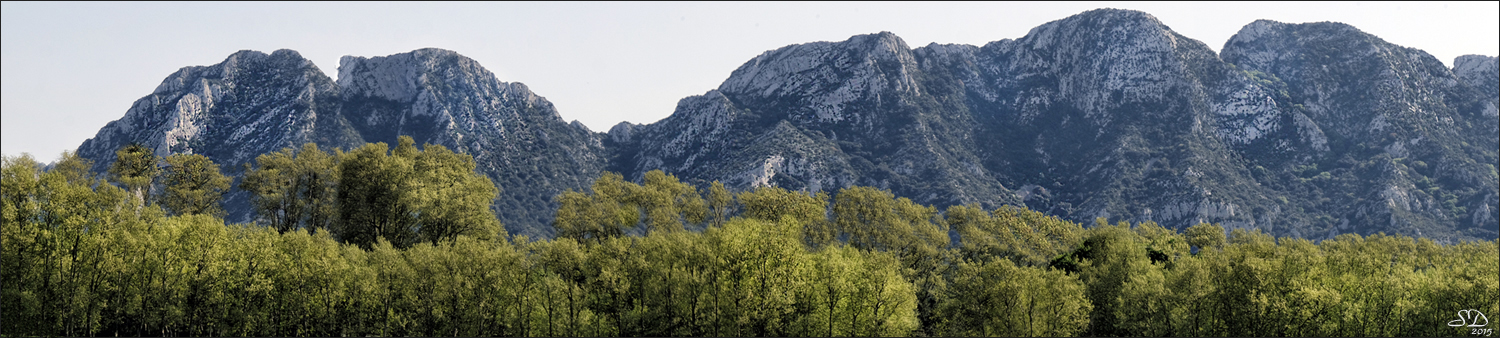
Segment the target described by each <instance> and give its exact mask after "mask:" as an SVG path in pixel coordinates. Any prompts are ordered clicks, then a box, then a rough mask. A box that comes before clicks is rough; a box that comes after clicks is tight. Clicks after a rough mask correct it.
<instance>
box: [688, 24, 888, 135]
mask: <svg viewBox="0 0 1500 338" xmlns="http://www.w3.org/2000/svg"><path fill="white" fill-rule="evenodd" d="M915 68H916V60H915V58H914V57H913V56H912V53H911V49H910V48H909V47H908V46H907V45H906V42H905V41H902V40H901V38H899V37H897V36H896V35H895V34H892V33H890V32H881V33H876V34H867V35H858V36H854V37H851V38H849V39H848V40H844V41H840V42H814V43H806V44H798V45H791V46H786V47H782V48H779V49H776V50H772V51H767V52H765V53H762V54H761V55H760V56H757V57H755V58H754V59H751V60H750V61H748V62H745V64H744V65H741V66H740V67H739V68H738V69H735V71H734V72H733V73H731V74H730V76H729V79H727V80H725V81H724V82H723V83H722V84H720V85H719V88H718V89H719V91H720V92H723V93H724V95H726V96H728V97H730V98H731V99H735V100H740V98H741V97H745V98H747V99H748V98H749V97H758V98H768V97H784V98H787V99H794V100H795V99H801V100H805V102H807V103H808V105H809V106H812V107H813V109H812V111H810V112H798V113H802V114H807V115H811V116H808V117H809V118H812V119H817V120H822V121H829V122H833V121H846V120H849V119H851V118H853V117H852V116H848V115H847V114H845V109H844V108H845V104H846V103H848V102H850V101H852V100H855V99H857V98H860V97H863V96H870V95H879V94H880V93H884V92H908V91H915V90H917V89H916V83H915V80H914V79H912V72H913V71H915ZM794 115H799V114H797V113H794Z"/></svg>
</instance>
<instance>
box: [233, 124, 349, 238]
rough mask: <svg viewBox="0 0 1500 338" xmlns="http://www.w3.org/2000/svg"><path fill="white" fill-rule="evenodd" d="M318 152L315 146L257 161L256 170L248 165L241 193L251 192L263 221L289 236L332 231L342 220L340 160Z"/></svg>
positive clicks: (285, 149) (259, 158) (285, 150)
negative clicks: (298, 232)
mask: <svg viewBox="0 0 1500 338" xmlns="http://www.w3.org/2000/svg"><path fill="white" fill-rule="evenodd" d="M339 154H340V153H335V154H332V155H330V154H328V153H326V152H323V151H322V150H319V149H318V146H317V145H316V144H313V143H307V144H304V145H302V149H301V150H300V151H298V152H295V153H294V152H293V151H292V149H291V148H283V149H282V150H281V151H279V152H274V153H269V154H262V155H260V156H259V157H256V158H255V162H256V165H257V166H255V167H252V166H250V164H249V163H246V164H245V176H244V179H242V180H240V185H239V187H240V189H244V190H246V191H249V192H251V193H252V194H253V195H252V197H251V203H252V204H254V205H255V208H256V211H257V214H258V215H259V217H260V219H261V220H263V221H265V222H267V223H269V225H270V226H271V227H272V228H275V229H277V230H278V231H281V232H287V231H290V230H292V229H296V228H301V227H312V228H324V229H331V228H332V227H333V225H334V221H335V220H337V219H338V208H337V188H338V178H339V173H338V156H339Z"/></svg>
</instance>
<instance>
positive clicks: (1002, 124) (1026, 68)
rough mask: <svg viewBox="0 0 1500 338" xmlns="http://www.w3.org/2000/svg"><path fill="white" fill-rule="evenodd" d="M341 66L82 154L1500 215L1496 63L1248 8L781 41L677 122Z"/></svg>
mask: <svg viewBox="0 0 1500 338" xmlns="http://www.w3.org/2000/svg"><path fill="white" fill-rule="evenodd" d="M340 63H341V64H340V66H339V80H338V81H337V83H335V82H333V81H331V80H329V79H328V78H327V77H326V76H323V75H322V73H321V72H319V71H317V69H316V67H314V66H312V64H311V62H308V61H306V60H305V59H302V58H301V57H300V56H296V53H295V52H291V51H286V50H283V51H277V52H276V53H273V54H271V55H265V54H261V53H258V52H249V51H245V52H240V53H236V54H235V55H232V56H231V57H230V58H229V59H226V60H225V62H224V63H221V64H219V65H214V66H208V67H187V68H184V69H183V70H182V71H179V72H178V73H176V74H174V75H172V76H171V77H168V79H167V80H166V81H164V82H163V84H162V86H161V87H159V88H158V89H157V91H156V92H155V93H153V94H152V95H149V96H147V97H145V98H142V99H141V100H140V101H137V103H136V104H135V106H134V107H132V108H131V110H130V111H128V112H127V114H126V116H125V117H124V118H122V119H121V120H119V121H115V122H111V123H110V124H109V125H108V126H106V127H105V128H104V129H101V131H100V133H99V135H98V136H96V137H95V138H94V139H91V140H89V141H86V142H85V143H84V145H83V146H81V147H80V150H79V153H80V154H82V155H84V156H85V157H88V158H91V159H94V160H95V161H96V162H97V163H100V165H101V166H104V165H107V163H108V162H109V161H112V160H113V149H115V148H117V147H118V146H119V145H122V144H124V143H126V142H130V141H138V142H143V143H145V144H148V145H149V146H151V147H153V148H155V149H157V150H158V153H159V154H166V153H171V152H195V153H202V154H205V155H208V156H210V157H211V158H214V160H215V161H217V162H219V163H221V164H225V167H226V168H234V167H237V166H238V165H239V164H240V163H244V162H245V161H249V160H250V158H252V157H253V156H254V155H255V154H259V153H264V152H269V151H274V150H276V149H280V148H281V147H287V146H295V145H298V144H300V143H302V142H307V141H313V142H318V143H319V144H320V145H325V146H329V147H344V148H346V149H347V148H348V147H350V146H353V145H357V144H360V143H362V142H387V143H392V142H394V140H395V137H396V135H412V136H413V137H414V138H416V140H417V141H418V142H429V143H434V144H442V145H444V146H447V147H450V148H453V149H455V150H456V151H460V152H464V153H468V154H471V155H474V156H475V159H476V161H477V162H478V164H479V168H480V170H481V171H483V172H484V173H486V174H487V175H489V176H490V177H491V178H492V180H494V181H495V182H496V184H497V185H499V186H500V188H501V189H502V192H501V197H500V199H499V201H497V202H498V203H497V204H496V212H497V214H499V215H500V217H501V220H502V222H504V223H505V224H506V226H507V230H509V231H510V232H511V233H514V234H527V235H531V236H550V234H551V231H550V227H548V226H547V224H548V222H550V219H551V216H552V215H551V211H552V210H553V209H554V208H555V206H554V205H553V201H552V196H554V195H556V194H557V193H558V192H560V191H563V190H565V189H580V188H584V187H586V186H588V185H589V183H590V182H591V181H592V179H594V178H596V177H598V174H599V173H600V171H602V170H609V171H615V172H621V173H623V174H625V175H626V177H627V178H633V179H639V178H640V177H641V176H642V175H643V174H644V173H645V172H646V171H650V170H655V169H662V170H665V171H667V172H669V173H672V174H675V175H677V176H679V177H680V178H682V179H684V180H687V181H689V182H694V183H696V184H703V185H706V184H707V183H708V182H711V181H716V180H717V181H721V182H724V183H726V184H727V185H729V186H730V187H731V188H732V189H748V188H751V187H756V186H779V187H785V188H789V189H793V190H804V191H829V192H833V191H837V190H838V189H839V188H842V187H847V186H851V185H866V186H875V187H880V188H885V189H890V190H891V191H892V192H894V193H895V194H896V195H898V196H905V197H910V198H912V199H913V200H915V201H917V202H921V203H926V204H934V205H937V206H939V207H945V206H947V205H954V204H967V203H976V204H980V205H982V206H984V207H987V208H994V207H998V206H1000V205H1005V204H1011V205H1025V206H1027V207H1029V208H1032V209H1036V210H1041V211H1045V212H1048V213H1050V214H1053V215H1058V216H1060V217H1064V218H1067V219H1072V220H1076V221H1083V222H1091V221H1092V220H1093V219H1095V218H1099V217H1102V218H1105V219H1108V220H1110V221H1118V220H1129V221H1147V220H1150V221H1155V222H1159V223H1161V224H1163V225H1166V226H1168V227H1171V228H1181V227H1185V226H1188V225H1191V224H1196V223H1198V222H1217V223H1221V224H1224V225H1226V226H1228V227H1230V228H1258V229H1263V230H1267V231H1270V232H1271V233H1273V234H1277V235H1289V236H1299V237H1305V238H1313V239H1319V238H1328V237H1331V236H1334V235H1336V234H1340V233H1350V232H1353V233H1362V234H1369V233H1374V232H1381V231H1383V232H1387V233H1400V234H1409V235H1415V236H1423V237H1428V238H1433V239H1435V240H1439V241H1457V240H1468V239H1492V238H1495V237H1496V236H1497V234H1500V231H1497V221H1496V220H1497V219H1500V216H1497V212H1500V208H1497V205H1496V203H1497V193H1496V191H1497V187H1496V183H1495V182H1496V180H1497V178H1496V175H1497V174H1496V171H1495V169H1494V168H1495V166H1496V165H1497V164H1500V163H1497V157H1496V153H1497V148H1500V141H1497V136H1496V135H1497V131H1500V129H1497V123H1500V118H1497V114H1496V108H1495V107H1496V106H1497V103H1500V94H1497V91H1500V86H1497V82H1500V80H1497V78H1500V75H1497V71H1496V69H1497V67H1496V66H1497V62H1496V58H1495V57H1492V56H1463V57H1460V58H1459V59H1458V60H1455V62H1454V68H1452V69H1448V68H1446V67H1443V66H1442V64H1441V63H1440V62H1437V60H1435V59H1433V58H1432V57H1431V56H1430V55H1427V54H1426V53H1424V52H1421V51H1420V50H1415V49H1410V48H1405V47H1400V46H1395V45H1392V44H1389V43H1387V42H1385V41H1383V40H1380V39H1379V38H1378V37H1374V36H1371V35H1369V34H1366V33H1363V32H1360V31H1359V30H1357V29H1355V28H1353V27H1350V26H1347V25H1343V24H1337V23H1308V24H1286V23H1279V22H1274V21H1267V20H1261V21H1256V22H1254V23H1251V24H1249V25H1246V26H1245V27H1244V28H1243V29H1241V31H1240V32H1239V33H1238V34H1236V35H1235V36H1234V37H1233V38H1231V39H1230V41H1229V42H1228V43H1226V45H1225V46H1224V48H1223V49H1222V52H1221V53H1215V52H1214V51H1213V50H1212V49H1209V48H1208V47H1207V46H1206V45H1204V44H1203V43H1201V42H1198V41H1196V40H1193V39H1190V38H1187V37H1184V36H1182V35H1180V34H1177V33H1176V32H1174V31H1172V30H1171V29H1170V28H1169V27H1167V26H1165V25H1163V24H1162V23H1161V22H1160V21H1159V20H1157V19H1156V18H1154V17H1152V16H1151V15H1149V14H1146V13H1142V12H1137V11H1128V10H1113V9H1101V10H1094V11H1088V12H1084V13H1081V14H1078V15H1074V16H1071V17H1068V18H1064V19H1061V20H1057V21H1053V22H1049V23H1047V24H1044V25H1041V26H1038V27H1036V28H1035V29H1033V30H1031V31H1030V32H1029V33H1028V34H1027V35H1026V36H1024V37H1021V38H1018V39H1005V40H1000V41H995V42H991V43H989V44H986V45H984V46H970V45H941V44H930V45H927V46H923V47H918V48H911V47H909V46H907V45H906V43H905V42H904V41H902V40H901V39H900V38H899V37H897V36H895V35H894V34H891V33H889V32H881V33H877V34H869V35H860V36H855V37H851V38H850V39H848V40H845V41H839V42H814V43H806V44H797V45H790V46H787V47H783V48H779V49H776V50H771V51H767V52H765V53H763V54H761V55H759V56H757V57H755V58H753V59H751V60H749V61H747V62H746V63H745V64H744V65H742V66H740V67H739V68H738V69H736V70H735V71H734V72H733V73H732V74H731V75H730V77H729V78H728V79H726V80H725V81H724V82H723V83H722V84H720V85H719V87H718V88H715V89H711V90H708V91H707V92H705V93H704V94H703V95H697V96H692V97H688V98H684V99H682V100H681V101H679V103H678V105H677V107H676V109H675V111H674V112H673V114H672V115H670V116H669V117H667V118H665V119H663V120H661V121H658V122H655V123H650V124H631V123H621V124H619V125H616V126H614V127H613V128H611V129H610V130H609V132H607V133H595V132H592V131H589V130H588V129H587V128H584V127H583V126H582V125H581V124H578V123H576V122H573V123H567V122H565V121H564V120H563V119H562V118H561V116H559V115H558V113H557V111H556V110H555V109H554V108H553V107H552V105H551V103H549V102H547V100H546V99H544V98H542V97H540V96H538V95H536V94H535V93H532V92H531V91H530V90H528V89H527V88H526V87H525V86H524V85H522V84H520V83H506V82H501V81H499V80H498V79H496V78H495V77H494V75H493V74H492V73H490V72H488V71H486V70H484V68H483V67H481V66H480V65H479V64H478V63H477V62H474V61H473V60H471V59H468V58H466V57H463V56H461V55H458V54H457V53H454V52H452V51H446V50H441V49H431V48H429V49H422V50H417V51H413V52H410V53H402V54H396V55H391V56H385V57H373V58H364V57H352V56H351V57H345V58H344V59H342V60H341V62H340ZM1371 84H1373V85H1371ZM242 145H252V146H249V147H241V146H242ZM261 148H265V149H261ZM101 168H102V167H101ZM229 171H231V173H233V172H232V170H229ZM241 200H243V198H241ZM231 203H243V202H236V201H235V200H233V199H232V201H231ZM231 210H235V209H234V208H231ZM243 217H248V214H245V215H243Z"/></svg>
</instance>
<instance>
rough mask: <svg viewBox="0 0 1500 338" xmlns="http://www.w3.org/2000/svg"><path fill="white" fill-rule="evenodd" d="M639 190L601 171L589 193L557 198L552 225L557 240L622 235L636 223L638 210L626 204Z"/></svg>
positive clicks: (563, 195) (581, 239)
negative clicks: (555, 213)
mask: <svg viewBox="0 0 1500 338" xmlns="http://www.w3.org/2000/svg"><path fill="white" fill-rule="evenodd" d="M639 189H640V186H638V185H635V184H633V183H630V182H627V181H625V178H624V177H623V176H621V175H620V174H616V173H611V172H604V173H603V174H601V175H600V176H599V179H597V180H594V185H593V187H592V190H593V192H592V193H585V192H581V191H577V192H575V191H572V190H569V191H564V192H563V193H561V194H558V195H557V201H558V204H559V206H558V209H557V217H556V218H554V220H553V221H552V226H553V227H554V228H556V229H557V236H558V237H561V238H572V239H575V240H579V241H585V240H587V241H599V240H602V239H605V238H610V237H615V236H620V235H623V234H625V229H628V228H630V227H633V226H635V225H636V223H639V222H640V219H641V214H640V210H639V208H637V207H635V206H634V205H631V204H628V202H629V199H630V196H631V195H632V194H634V193H635V190H639Z"/></svg>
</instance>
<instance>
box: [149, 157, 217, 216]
mask: <svg viewBox="0 0 1500 338" xmlns="http://www.w3.org/2000/svg"><path fill="white" fill-rule="evenodd" d="M162 162H163V163H165V164H166V166H165V167H164V168H163V170H162V174H161V180H162V194H161V195H160V196H158V197H157V198H158V199H159V200H160V203H161V205H162V208H164V209H166V210H167V212H168V213H171V214H173V215H193V214H206V215H214V216H219V217H223V216H224V207H223V206H221V205H219V200H220V198H221V197H223V196H224V193H225V192H227V191H229V182H230V181H231V179H230V178H229V177H228V176H224V173H221V172H219V165H218V164H216V163H214V162H213V161H212V160H209V159H208V158H207V157H204V156H203V155H198V154H175V155H172V156H167V158H165V159H163V161H162Z"/></svg>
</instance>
